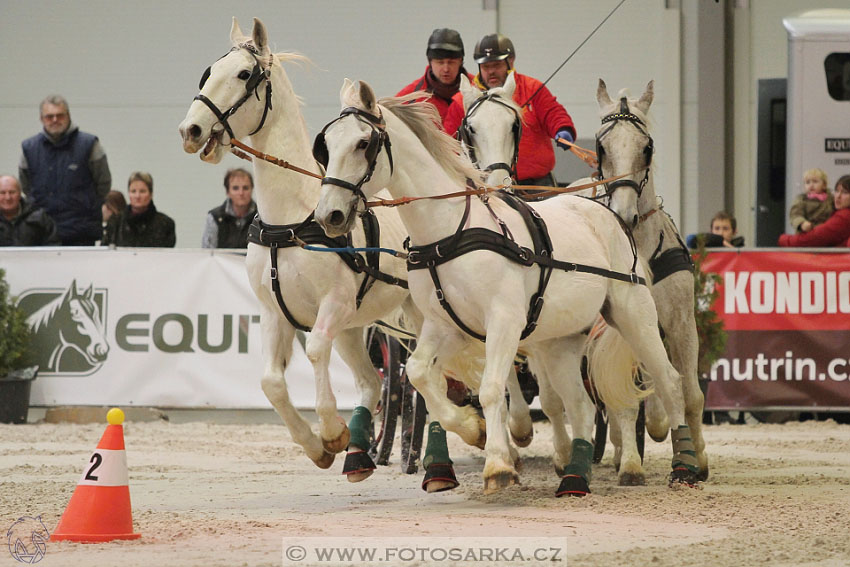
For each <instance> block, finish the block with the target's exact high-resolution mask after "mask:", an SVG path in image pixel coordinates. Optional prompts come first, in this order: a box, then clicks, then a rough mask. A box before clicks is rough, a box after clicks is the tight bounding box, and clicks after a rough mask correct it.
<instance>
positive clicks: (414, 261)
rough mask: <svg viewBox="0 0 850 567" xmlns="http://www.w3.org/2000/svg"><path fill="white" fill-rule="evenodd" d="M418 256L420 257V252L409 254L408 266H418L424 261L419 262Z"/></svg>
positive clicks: (414, 251) (415, 251)
mask: <svg viewBox="0 0 850 567" xmlns="http://www.w3.org/2000/svg"><path fill="white" fill-rule="evenodd" d="M418 256H419V251H418V250H411V251H410V252H408V253H407V262H408V264H418V263H420V262H421V261H422V260H417V259H416V258H417V257H418Z"/></svg>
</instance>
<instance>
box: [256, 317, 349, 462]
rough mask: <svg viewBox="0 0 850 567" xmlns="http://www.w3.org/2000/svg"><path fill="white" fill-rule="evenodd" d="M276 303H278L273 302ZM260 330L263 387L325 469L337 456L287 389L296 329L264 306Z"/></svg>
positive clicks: (300, 441)
mask: <svg viewBox="0 0 850 567" xmlns="http://www.w3.org/2000/svg"><path fill="white" fill-rule="evenodd" d="M272 301H274V300H272ZM260 328H261V329H262V342H263V359H264V361H263V377H262V380H261V382H260V385H261V387H262V389H263V393H264V394H265V395H266V398H268V400H269V402H271V404H272V407H274V409H275V411H276V412H277V414H278V415H279V416H280V418H281V419H282V420H283V422H284V423H285V424H286V427H287V428H288V429H289V434H290V435H291V436H292V440H293V441H295V443H297V444H298V445H300V446H301V447H302V448H303V449H304V452H305V453H306V454H307V456H308V457H309V458H310V460H311V461H313V462H314V463H315V464H316V466H318V467H319V468H322V469H326V468H328V467H330V466H331V465H332V464H333V462H334V454H333V453H328V452H327V451H325V448H324V446H323V445H322V440H321V439H320V438H319V436H318V435H316V434H315V433H313V430H312V428H311V427H310V423H309V422H308V421H307V420H306V419H304V417H303V416H302V415H301V414H300V413H299V412H298V410H297V409H295V406H293V405H292V401H291V399H290V398H289V390H288V389H287V387H286V378H285V376H284V373H285V372H286V366H287V365H288V364H289V361H290V360H292V341H293V339H294V338H295V328H294V327H292V325H290V324H289V322H288V321H287V320H286V319H284V318H283V316H281V314H280V309H279V308H278V307H277V305H276V304H275V305H273V306H271V307H269V306H266V305H265V303H263V304H262V306H261V317H260Z"/></svg>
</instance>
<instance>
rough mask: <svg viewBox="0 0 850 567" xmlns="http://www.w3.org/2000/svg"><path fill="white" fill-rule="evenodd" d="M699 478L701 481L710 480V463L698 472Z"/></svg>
mask: <svg viewBox="0 0 850 567" xmlns="http://www.w3.org/2000/svg"><path fill="white" fill-rule="evenodd" d="M697 480H698V481H700V482H705V481H707V480H708V465H706V466H704V467H703V468H701V469H700V470H699V472H698V473H697Z"/></svg>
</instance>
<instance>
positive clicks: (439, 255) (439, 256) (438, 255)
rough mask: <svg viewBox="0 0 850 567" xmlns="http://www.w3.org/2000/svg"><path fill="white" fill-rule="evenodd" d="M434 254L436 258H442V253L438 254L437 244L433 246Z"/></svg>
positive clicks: (438, 247) (438, 246)
mask: <svg viewBox="0 0 850 567" xmlns="http://www.w3.org/2000/svg"><path fill="white" fill-rule="evenodd" d="M434 253H436V254H437V258H442V257H443V253H442V252H440V245H439V244H435V245H434Z"/></svg>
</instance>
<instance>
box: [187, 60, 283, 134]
mask: <svg viewBox="0 0 850 567" xmlns="http://www.w3.org/2000/svg"><path fill="white" fill-rule="evenodd" d="M239 49H244V50H245V51H247V52H248V53H250V54H251V57H253V58H254V67H253V68H252V69H251V74H250V75H249V76H248V77H247V79H245V94H244V95H242V98H240V99H239V100H237V101H236V102H235V103H234V104H233V106H231V107H230V108H229V109H227V110H226V111H224V112H222V111H221V110H219V108H218V107H217V106H216V105H215V103H214V102H213V101H211V100H210V99H209V98H207V97H206V95H203V94H201V93H198V94H197V95H196V96H195V98H194V100H199V101H201V102H203V103H204V104H205V105H207V107H208V108H209V109H210V110H211V111H212V113H213V114H215V116H216V118H218V124H221V125H222V126H224V129H225V131H226V132H227V135H228V136H230V139H231V140H233V139H235V138H236V136H234V135H233V130H232V129H231V128H230V124H228V122H227V119H228V118H230V117H231V116H233V114H234V113H235V112H236V111H237V110H239V107H241V106H242V105H243V104H245V101H247V100H248V98H250V96H251V94H254V95H255V96H256V97H257V100H260V85H261V84H262V83H263V81H265V82H266V105H265V108H263V117H262V118H261V119H260V123H259V124H258V125H257V127H256V128H254V130H253V132H251V133H250V134H248V135H249V136H253V135H254V134H256V133H257V132H259V131H260V129H261V128H262V127H263V125H264V124H265V123H266V117H267V116H268V113H269V110H271V109H272V82H271V80H270V79H271V72H272V69H271V65H269V66H268V68H266V69H263V66H262V64H261V63H260V58H259V55H260V53H259V52H258V51H257V48H256V47H254V46H253V45H251V44H248V43H243V44H240V45H239V46H237V47H234V48H232V49H231V50H230V51H228V52H227V53H225V54H224V55H222V56H221V57H219V59H224V58H225V57H227V56H228V55H229V54H230V52H232V51H237V50H239ZM211 71H212V65H210V66H209V67H207V68H206V70H205V71H204V74H203V75H201V81H200V83H199V84H198V89H203V88H204V85H205V84H206V82H207V79H208V78H209V76H210V72H211Z"/></svg>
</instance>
